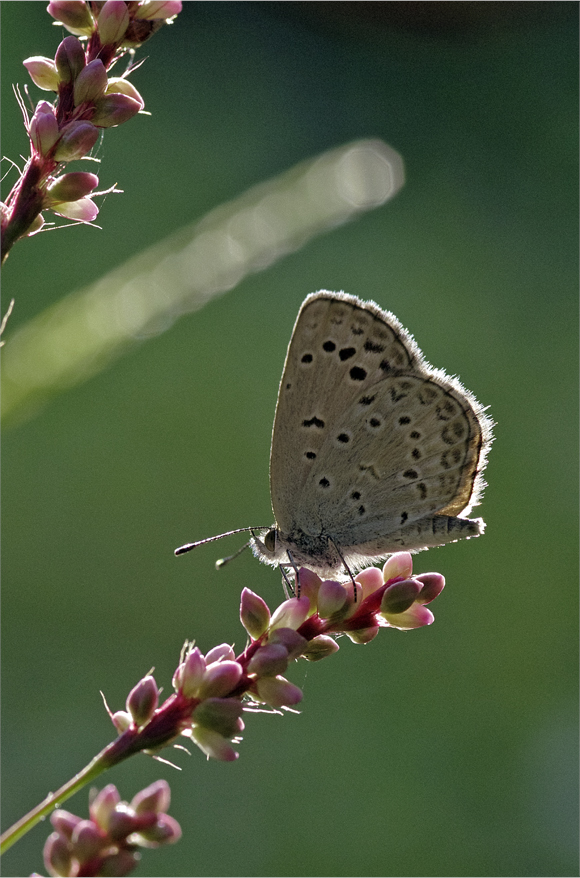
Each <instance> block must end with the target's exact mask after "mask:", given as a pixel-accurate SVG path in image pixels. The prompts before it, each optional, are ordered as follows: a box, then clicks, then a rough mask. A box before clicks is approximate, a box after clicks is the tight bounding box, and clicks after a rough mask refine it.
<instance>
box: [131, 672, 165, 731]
mask: <svg viewBox="0 0 580 878" xmlns="http://www.w3.org/2000/svg"><path fill="white" fill-rule="evenodd" d="M158 702H159V689H158V688H157V683H156V682H155V680H154V679H153V677H151V676H150V675H149V674H148V675H147V676H146V677H143V679H142V680H139V682H138V683H137V685H136V686H134V687H133V689H131V691H130V692H129V695H128V696H127V702H126V704H125V707H126V708H127V710H128V712H129V713H130V714H131V716H132V717H133V721H134V723H135V724H136V725H137V726H143V725H145V724H146V723H148V722H149V720H150V719H151V717H152V716H153V714H154V713H155V711H156V709H157V704H158Z"/></svg>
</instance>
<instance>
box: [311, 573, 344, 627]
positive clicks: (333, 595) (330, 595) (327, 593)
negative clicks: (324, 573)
mask: <svg viewBox="0 0 580 878" xmlns="http://www.w3.org/2000/svg"><path fill="white" fill-rule="evenodd" d="M347 600H348V595H347V593H346V589H345V588H344V586H343V585H341V584H340V582H333V581H332V580H330V579H329V580H327V581H326V582H323V583H322V585H321V586H320V588H319V590H318V615H319V616H320V618H321V619H329V618H330V617H331V616H334V614H335V613H339V612H340V611H341V610H342V609H343V608H344V607H345V605H346V602H347Z"/></svg>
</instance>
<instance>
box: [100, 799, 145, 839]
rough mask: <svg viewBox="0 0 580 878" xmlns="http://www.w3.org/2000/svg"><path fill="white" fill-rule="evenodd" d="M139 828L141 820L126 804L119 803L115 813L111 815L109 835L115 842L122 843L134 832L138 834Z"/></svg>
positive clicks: (108, 828)
mask: <svg viewBox="0 0 580 878" xmlns="http://www.w3.org/2000/svg"><path fill="white" fill-rule="evenodd" d="M138 826H139V820H138V818H137V815H136V814H135V812H134V811H133V809H132V808H130V807H129V805H126V804H125V803H124V802H119V804H118V805H117V807H116V808H115V809H114V811H111V813H110V814H109V819H108V824H107V835H109V836H110V838H112V839H115V841H121V840H122V839H124V838H127V836H128V835H131V833H132V832H137V830H138Z"/></svg>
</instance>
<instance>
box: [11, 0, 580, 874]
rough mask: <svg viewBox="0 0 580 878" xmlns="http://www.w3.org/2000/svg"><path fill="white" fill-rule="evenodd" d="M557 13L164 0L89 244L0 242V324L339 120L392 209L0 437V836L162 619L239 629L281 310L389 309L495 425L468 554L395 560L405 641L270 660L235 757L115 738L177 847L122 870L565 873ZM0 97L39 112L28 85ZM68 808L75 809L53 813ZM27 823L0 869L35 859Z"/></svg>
mask: <svg viewBox="0 0 580 878" xmlns="http://www.w3.org/2000/svg"><path fill="white" fill-rule="evenodd" d="M2 19H3V20H2V25H3V27H2V72H3V77H2V90H3V92H2V93H3V99H4V100H3V135H4V142H3V145H2V150H3V154H4V155H8V156H10V157H11V158H13V159H14V160H17V159H18V156H19V154H22V153H26V149H27V145H26V138H25V133H24V130H23V128H22V124H21V119H20V113H19V110H18V108H17V106H16V103H15V100H14V98H13V96H12V91H11V85H12V83H13V82H19V83H24V82H26V79H27V77H26V75H25V71H24V68H23V67H22V64H21V62H22V60H23V59H24V58H25V57H27V56H29V55H35V54H41V55H49V56H50V55H54V51H55V49H56V46H57V44H58V42H59V39H60V38H61V30H60V29H57V28H53V27H51V24H50V22H51V19H50V18H49V16H48V15H47V13H46V11H45V5H44V4H43V3H26V4H24V3H22V2H15V3H2ZM577 19H578V7H577V4H574V3H559V2H555V3H478V2H474V3H442V2H437V3H396V2H395V3H348V2H347V3H251V2H247V3H228V2H226V3H206V2H201V3H191V2H190V3H185V4H184V11H183V13H182V14H181V15H180V16H179V18H178V19H177V22H176V24H175V25H174V26H173V27H171V28H165V29H163V30H162V31H161V32H160V33H159V34H157V35H156V36H155V37H154V39H153V40H152V41H151V42H150V43H149V44H148V46H147V47H145V49H143V50H142V51H141V55H140V56H147V62H146V63H145V65H144V66H143V67H142V68H141V69H140V70H139V71H138V73H136V74H135V76H134V77H133V81H134V82H135V84H136V86H137V87H138V88H139V90H140V91H141V93H142V94H143V96H144V98H145V101H146V107H147V109H148V110H149V111H150V112H151V113H152V116H151V117H144V116H140V117H138V118H136V119H134V120H132V121H131V122H130V123H128V124H127V125H123V126H122V127H121V128H119V129H113V130H110V131H107V132H106V134H105V139H104V148H103V150H102V153H101V158H102V165H101V169H100V171H99V175H100V180H101V186H102V188H105V187H106V186H109V185H111V184H112V183H115V182H116V183H117V184H118V187H119V188H121V189H123V190H124V193H125V194H124V195H117V196H109V197H108V198H107V199H106V201H105V203H104V206H103V208H102V211H101V213H100V216H99V220H98V221H99V223H100V225H102V227H103V228H102V231H98V230H95V229H91V228H83V227H76V228H72V229H68V230H65V231H62V232H59V233H58V234H43V235H39V236H37V237H35V238H33V239H30V240H28V241H23V242H20V243H18V244H17V245H16V247H15V248H14V250H13V252H12V254H11V256H10V258H9V260H8V263H7V265H6V267H5V268H4V270H3V282H4V284H3V286H4V294H3V297H4V304H3V310H4V309H5V308H6V304H7V302H8V300H9V299H10V298H11V297H15V299H16V307H15V311H14V314H13V316H12V318H11V321H10V324H9V329H8V344H9V343H10V332H11V331H13V330H14V329H16V327H17V326H18V325H20V324H21V323H24V322H25V321H26V320H27V319H29V318H30V317H32V316H33V315H35V314H37V313H38V312H40V311H42V309H43V308H44V307H46V306H47V305H48V304H50V303H52V302H55V301H58V300H59V299H60V298H61V297H62V296H63V295H65V294H66V293H68V292H69V291H72V290H74V289H77V288H78V287H80V286H82V285H84V284H86V283H87V282H89V281H92V280H94V279H97V278H98V277H100V276H101V274H103V273H104V272H105V271H107V270H109V269H111V268H113V267H115V266H116V265H118V264H120V263H121V262H123V261H124V260H125V259H126V258H128V257H129V256H131V255H133V254H134V253H137V252H138V251H140V250H141V249H142V248H143V247H145V246H147V245H149V244H151V243H153V242H155V241H156V240H158V239H160V238H162V237H163V236H165V235H166V234H167V233H168V232H171V231H172V230H174V229H177V228H179V227H180V226H181V225H182V224H184V223H188V222H191V221H193V220H194V219H196V218H198V217H202V216H203V214H204V213H206V212H207V211H208V210H209V209H211V208H212V207H214V206H215V205H217V204H218V203H220V202H222V201H224V200H227V199H230V198H232V197H234V196H236V195H238V194H239V193H241V192H243V191H244V190H245V189H246V188H247V187H248V186H250V185H253V184H254V183H257V182H259V181H260V180H262V179H264V178H267V177H270V176H272V175H274V174H277V173H280V172H282V171H284V170H285V169H286V168H288V167H290V166H292V165H293V164H295V163H296V162H298V161H301V160H302V159H304V158H307V157H309V156H312V155H315V154H316V153H318V152H320V151H322V150H324V149H328V148H331V147H333V146H336V145H339V144H341V143H344V142H347V141H349V140H352V139H354V138H358V137H368V136H377V137H381V138H383V139H384V140H386V141H387V142H388V143H390V144H391V145H392V146H393V147H394V148H395V149H397V150H398V151H399V152H400V153H401V154H402V155H403V157H404V159H405V163H406V170H407V184H406V186H405V187H404V188H403V190H402V191H401V192H400V193H399V195H398V196H397V197H396V199H395V200H394V201H393V202H392V203H389V204H387V205H385V206H384V207H382V208H379V209H378V210H375V211H371V212H370V213H368V214H366V215H365V216H363V217H362V218H361V219H358V220H356V221H354V222H352V223H350V224H347V225H345V226H343V227H341V228H338V229H336V230H334V231H332V232H330V233H329V234H327V235H325V236H323V237H319V238H316V239H315V240H313V241H311V242H310V243H309V244H308V245H307V246H306V247H305V248H303V249H302V250H299V251H298V252H296V253H294V254H292V255H291V256H289V257H287V258H285V259H283V260H281V261H279V262H278V263H276V264H275V265H273V266H271V267H270V268H268V269H267V270H266V271H264V272H262V273H261V274H258V275H253V276H250V277H249V278H246V279H245V280H244V281H243V282H242V283H241V284H240V285H239V286H238V287H236V288H235V289H233V290H231V291H230V292H228V293H227V294H226V295H224V296H222V297H220V298H218V299H214V300H213V301H211V302H210V303H209V304H207V305H206V306H205V307H204V308H203V309H202V310H200V311H199V312H197V313H195V314H192V315H190V316H188V317H185V318H183V319H182V320H181V321H179V322H177V323H176V324H175V325H174V326H173V327H172V328H171V329H170V330H168V331H167V332H165V333H163V334H161V335H159V336H157V337H155V338H153V339H151V340H149V341H147V342H145V343H143V344H142V345H141V346H138V347H135V348H133V349H132V350H131V351H130V353H129V354H128V355H127V356H125V357H124V358H121V359H119V360H118V361H116V362H115V363H114V364H113V365H112V366H111V367H110V368H109V369H107V370H105V371H103V372H101V373H100V374H98V375H97V376H96V377H94V378H92V379H91V380H90V381H89V382H87V383H85V384H81V385H79V386H77V387H75V388H74V389H72V390H70V391H69V392H66V393H63V394H62V395H60V396H58V397H56V398H55V399H54V400H53V401H52V402H51V403H50V404H49V405H47V406H46V407H45V408H44V409H43V410H42V411H41V412H40V413H38V414H37V415H36V416H35V417H34V418H32V419H30V420H29V421H28V422H26V423H24V424H21V425H20V426H19V427H18V428H14V429H12V430H10V431H6V432H5V435H4V442H3V501H4V502H3V511H4V520H3V525H4V526H3V535H4V566H3V573H4V583H3V666H2V671H3V715H2V720H3V728H2V731H3V759H4V773H3V780H4V784H3V785H4V790H3V792H4V807H3V815H2V817H3V826H4V828H6V827H7V826H8V825H10V824H11V823H12V822H13V821H14V820H16V819H17V818H18V817H20V816H21V815H22V814H23V813H24V812H25V811H27V810H28V809H29V808H30V807H32V806H33V805H35V804H36V803H37V802H39V801H40V800H41V799H42V798H43V797H44V796H45V795H46V793H47V792H48V791H50V790H54V789H56V788H57V787H59V786H60V785H61V784H62V783H63V782H64V781H65V780H67V779H68V778H70V777H71V776H72V775H73V774H74V773H75V772H76V771H78V770H79V769H80V768H81V767H83V766H84V765H85V764H86V763H87V762H88V761H89V760H90V759H91V758H92V756H93V755H94V754H95V753H96V752H97V751H99V750H100V749H101V748H102V747H103V746H104V745H105V744H106V743H107V742H108V741H109V740H111V739H112V737H113V729H112V727H111V725H110V722H109V720H108V718H107V716H106V714H105V711H104V710H103V706H102V703H101V698H100V695H99V689H102V690H103V691H104V693H105V695H106V697H107V700H108V702H109V704H110V705H111V706H112V708H113V709H120V708H122V706H123V703H124V699H125V697H126V694H127V692H128V691H129V690H130V688H131V687H132V686H133V685H134V683H135V682H136V681H137V680H138V679H140V677H142V676H143V675H144V674H145V673H146V672H147V671H148V670H149V668H150V667H151V666H152V665H154V666H155V676H156V679H157V681H158V683H159V684H160V685H163V686H164V687H165V691H166V693H167V692H168V691H169V690H170V680H171V674H172V672H173V670H174V668H175V666H176V663H177V659H178V655H179V650H180V648H181V645H182V643H183V641H184V640H185V639H186V638H195V639H196V641H197V643H198V645H199V646H200V648H201V649H202V650H204V651H205V650H207V649H209V648H211V647H212V646H213V645H215V644H217V643H220V642H223V641H227V642H230V643H234V642H235V644H236V647H238V648H240V649H241V648H242V647H243V645H244V632H243V630H242V628H241V626H240V623H239V620H238V606H239V594H240V590H241V589H242V588H243V587H244V586H248V587H250V588H252V589H253V590H255V591H258V592H259V593H260V594H261V595H263V596H264V598H265V599H266V600H267V601H268V603H269V604H270V606H271V607H275V606H276V605H277V604H278V603H279V602H280V600H281V599H282V590H281V587H280V578H279V575H278V574H277V573H276V572H273V571H272V570H270V569H269V568H266V567H263V566H261V565H259V564H258V563H257V562H256V561H255V560H254V559H253V558H252V557H251V556H250V555H245V556H242V557H241V558H240V559H239V560H238V561H237V562H235V564H232V565H231V566H230V567H228V568H226V569H225V570H223V571H221V572H219V573H218V572H216V571H215V569H214V561H215V559H216V557H218V556H219V555H220V554H226V553H228V552H229V551H234V549H235V548H236V547H237V546H238V545H239V544H240V542H239V538H231V539H230V540H229V541H228V542H227V543H225V542H224V543H223V544H221V545H218V546H215V545H210V546H207V547H205V548H203V549H200V550H198V551H197V552H196V553H194V554H193V555H189V556H186V557H184V558H177V559H176V558H175V557H174V556H173V549H174V548H175V546H177V545H180V544H181V543H183V542H186V541H188V540H192V539H197V538H200V537H203V536H209V535H211V534H214V533H219V532H221V531H223V530H226V529H228V528H234V527H240V526H244V525H250V524H264V523H266V524H267V523H269V522H270V520H271V511H270V504H269V491H268V455H269V445H270V433H271V424H272V418H273V413H274V406H275V401H276V394H277V388H278V381H279V378H280V373H281V369H282V364H283V360H284V355H285V351H286V346H287V343H288V340H289V338H290V333H291V330H292V326H293V322H294V319H295V316H296V313H297V310H298V307H299V305H300V303H301V302H302V300H303V298H304V297H305V296H306V294H307V293H309V292H311V291H313V290H317V289H319V288H327V289H344V290H346V291H347V292H350V293H354V294H356V295H358V296H361V297H362V298H370V299H374V300H375V301H377V302H378V303H379V304H380V305H382V306H383V307H385V308H388V309H389V310H392V311H393V312H394V313H395V314H396V315H397V316H398V317H399V319H400V320H401V321H402V322H403V324H404V325H405V326H407V327H408V328H409V329H410V331H411V332H412V333H413V334H414V335H415V337H416V339H417V341H418V343H419V345H420V346H421V348H422V349H423V351H424V352H425V355H426V356H427V358H428V359H429V360H430V361H431V362H432V363H434V365H436V366H442V367H444V368H445V369H446V370H447V371H448V372H451V373H454V374H459V375H460V376H461V379H462V380H463V382H464V383H465V385H466V386H467V387H468V388H469V389H470V390H472V391H473V392H474V393H475V394H476V395H477V397H478V398H479V399H480V400H481V401H482V402H483V403H485V404H487V405H489V411H490V413H491V415H492V416H493V417H494V419H495V420H496V421H497V428H496V436H497V439H496V442H495V444H494V446H493V449H492V452H491V456H490V463H489V467H488V470H487V478H488V482H489V487H488V489H487V492H486V495H485V498H484V502H483V504H482V506H481V507H479V510H478V514H481V515H482V516H483V517H484V518H485V520H486V521H487V532H486V535H485V537H484V538H483V539H479V540H476V541H469V542H463V543H458V544H455V545H452V546H448V547H446V548H444V549H438V550H432V551H431V552H430V553H429V554H426V553H423V554H421V555H418V556H417V557H416V561H415V570H416V571H417V572H421V571H426V570H433V569H434V570H439V571H440V572H442V573H443V574H444V575H445V577H446V579H447V589H446V590H445V592H444V594H443V596H442V597H441V598H440V599H439V600H438V601H437V602H436V604H435V605H434V612H435V615H436V622H435V624H434V625H433V626H431V627H430V628H426V629H421V630H418V631H415V632H411V633H407V634H402V633H401V632H398V631H391V630H387V631H384V632H382V634H381V636H380V637H378V638H377V639H376V640H375V641H374V642H373V643H371V644H369V645H368V646H366V647H361V646H354V645H353V644H351V643H350V642H349V641H346V640H343V641H341V649H340V652H339V653H338V654H337V656H335V657H333V658H332V659H328V660H327V661H324V662H322V663H320V664H318V665H307V664H306V663H299V664H298V665H296V666H295V667H294V668H293V669H292V670H291V673H290V676H291V679H292V680H293V681H294V682H296V683H297V684H298V685H300V686H301V687H302V688H303V690H304V701H303V704H302V712H301V714H300V715H299V716H294V715H288V716H286V717H284V718H280V717H271V716H264V715H249V718H248V721H247V725H246V734H245V739H244V742H243V743H242V745H241V749H240V754H241V755H240V759H239V760H238V762H237V763H235V764H221V763H219V764H218V763H215V762H210V763H206V762H205V760H204V758H203V756H202V754H201V753H200V752H199V751H197V750H195V752H193V753H192V756H191V758H189V757H187V756H186V755H185V754H183V753H179V752H177V753H176V755H175V756H174V757H172V755H171V753H170V752H169V751H166V754H165V755H167V756H168V758H173V759H174V760H175V761H176V762H177V763H178V764H179V765H180V766H181V767H182V769H183V770H182V771H181V772H176V771H174V770H172V769H170V768H168V767H167V766H164V765H160V764H158V763H156V762H154V761H153V760H151V759H149V758H147V757H145V756H141V757H137V758H134V759H131V760H130V761H129V762H128V763H126V764H124V765H122V766H119V767H118V768H116V769H115V770H113V771H111V772H109V774H108V775H106V776H105V777H104V780H103V784H104V783H106V782H112V783H115V784H117V785H118V786H119V789H120V791H121V794H122V796H123V797H124V798H127V799H129V798H131V797H132V796H133V795H134V793H135V792H136V791H137V790H139V789H141V788H142V787H144V786H145V785H146V784H148V783H150V782H151V781H153V780H154V779H156V778H158V777H166V778H167V779H168V780H169V782H170V784H171V787H172V794H173V800H172V806H171V813H172V814H173V815H174V816H175V817H176V818H177V819H178V820H179V821H180V823H181V825H182V828H183V831H184V838H183V839H182V841H181V842H180V843H179V844H177V845H176V846H174V847H173V848H171V849H166V850H161V851H152V852H147V853H146V854H145V857H144V859H143V861H142V864H141V867H140V869H139V870H138V871H137V873H136V874H139V875H215V876H222V875H346V876H349V875H377V876H381V875H408V876H414V875H426V876H430V875H436V876H439V875H441V876H448V875H451V876H453V875H577V874H578V861H577V820H578V814H577V768H576V761H577V760H576V754H577V731H576V726H577V659H576V656H577V598H576V595H577V501H576V485H577V440H576V435H577V430H576V424H577V418H576V406H577V403H576V400H577V355H576V351H577V258H576V252H577V246H576V245H577V233H578V230H577V147H578V144H577V86H576V81H577V49H578V38H577V30H578V21H577ZM31 92H32V94H33V97H34V100H38V99H39V98H40V97H42V96H43V95H41V94H40V93H38V91H37V90H36V89H35V88H34V86H32V87H31ZM66 807H68V808H70V810H72V811H74V812H75V813H79V814H81V815H82V816H85V815H86V808H87V795H86V791H83V792H81V793H80V794H78V795H77V796H76V797H75V798H73V799H72V800H70V801H69V803H68V804H67V806H66ZM48 832H49V826H48V824H43V825H39V826H37V827H36V828H35V830H34V831H32V832H31V833H30V834H29V835H28V836H27V837H26V838H25V839H23V840H22V841H20V842H19V843H18V844H17V845H16V846H15V847H14V848H13V849H12V850H11V851H10V852H9V853H8V854H7V855H6V856H5V858H4V863H3V873H4V874H5V875H23V874H30V872H31V871H33V870H39V871H40V872H43V871H44V867H43V865H42V855H41V851H42V845H43V843H44V839H45V838H46V836H47V834H48Z"/></svg>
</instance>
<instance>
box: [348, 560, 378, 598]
mask: <svg viewBox="0 0 580 878" xmlns="http://www.w3.org/2000/svg"><path fill="white" fill-rule="evenodd" d="M355 579H356V581H357V582H359V583H360V584H361V585H362V592H363V600H364V598H367V597H368V596H369V595H370V594H372V593H373V592H375V591H376V590H377V589H378V588H381V586H382V585H384V579H383V572H382V570H379V568H378V567H367V568H366V570H361V572H360V573H357V575H356V577H355Z"/></svg>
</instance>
